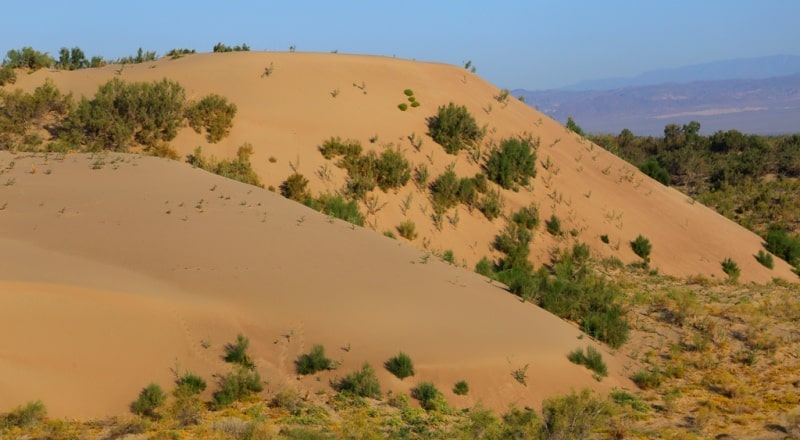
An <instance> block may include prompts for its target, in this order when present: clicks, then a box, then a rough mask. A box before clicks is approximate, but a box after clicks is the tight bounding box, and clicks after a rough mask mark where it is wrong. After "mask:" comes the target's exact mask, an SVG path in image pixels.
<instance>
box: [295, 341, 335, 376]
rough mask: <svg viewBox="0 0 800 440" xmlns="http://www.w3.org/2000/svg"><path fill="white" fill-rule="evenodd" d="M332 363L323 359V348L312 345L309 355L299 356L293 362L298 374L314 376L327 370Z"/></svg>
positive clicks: (325, 358)
mask: <svg viewBox="0 0 800 440" xmlns="http://www.w3.org/2000/svg"><path fill="white" fill-rule="evenodd" d="M331 365H332V361H331V360H330V359H328V358H327V357H325V347H323V346H322V345H314V346H313V347H311V351H310V352H309V353H305V354H302V355H300V357H298V358H297V360H296V361H295V369H296V370H297V373H298V374H304V375H305V374H314V373H316V372H318V371H322V370H329V369H330V368H331Z"/></svg>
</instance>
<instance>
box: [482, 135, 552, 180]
mask: <svg viewBox="0 0 800 440" xmlns="http://www.w3.org/2000/svg"><path fill="white" fill-rule="evenodd" d="M538 145H539V141H538V140H537V141H535V142H534V141H532V140H531V139H518V138H510V139H503V140H502V141H500V147H499V149H496V150H493V151H492V153H491V154H490V155H489V159H488V160H487V161H486V175H487V177H488V178H489V180H491V181H492V182H495V183H497V184H498V185H500V186H502V187H503V188H505V189H517V187H518V186H519V185H522V186H526V185H528V184H529V183H530V179H531V177H536V148H537V147H538Z"/></svg>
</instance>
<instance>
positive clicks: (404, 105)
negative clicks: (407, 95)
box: [397, 102, 408, 112]
mask: <svg viewBox="0 0 800 440" xmlns="http://www.w3.org/2000/svg"><path fill="white" fill-rule="evenodd" d="M397 108H399V109H400V111H401V112H404V111H406V110H408V104H406V103H405V102H403V103H400V104H397Z"/></svg>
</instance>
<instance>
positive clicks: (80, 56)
mask: <svg viewBox="0 0 800 440" xmlns="http://www.w3.org/2000/svg"><path fill="white" fill-rule="evenodd" d="M87 67H89V60H87V59H86V55H85V54H84V53H83V51H82V50H81V48H79V47H77V46H76V47H73V48H72V49H69V48H66V47H62V48H61V49H60V50H59V51H58V61H57V62H56V68H58V69H63V70H76V69H85V68H87Z"/></svg>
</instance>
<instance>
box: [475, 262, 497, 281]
mask: <svg viewBox="0 0 800 440" xmlns="http://www.w3.org/2000/svg"><path fill="white" fill-rule="evenodd" d="M475 272H477V273H479V274H481V275H483V276H485V277H488V278H494V275H495V273H494V264H492V262H491V261H489V259H488V258H486V257H483V258H481V259H480V261H478V262H477V263H476V264H475Z"/></svg>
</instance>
